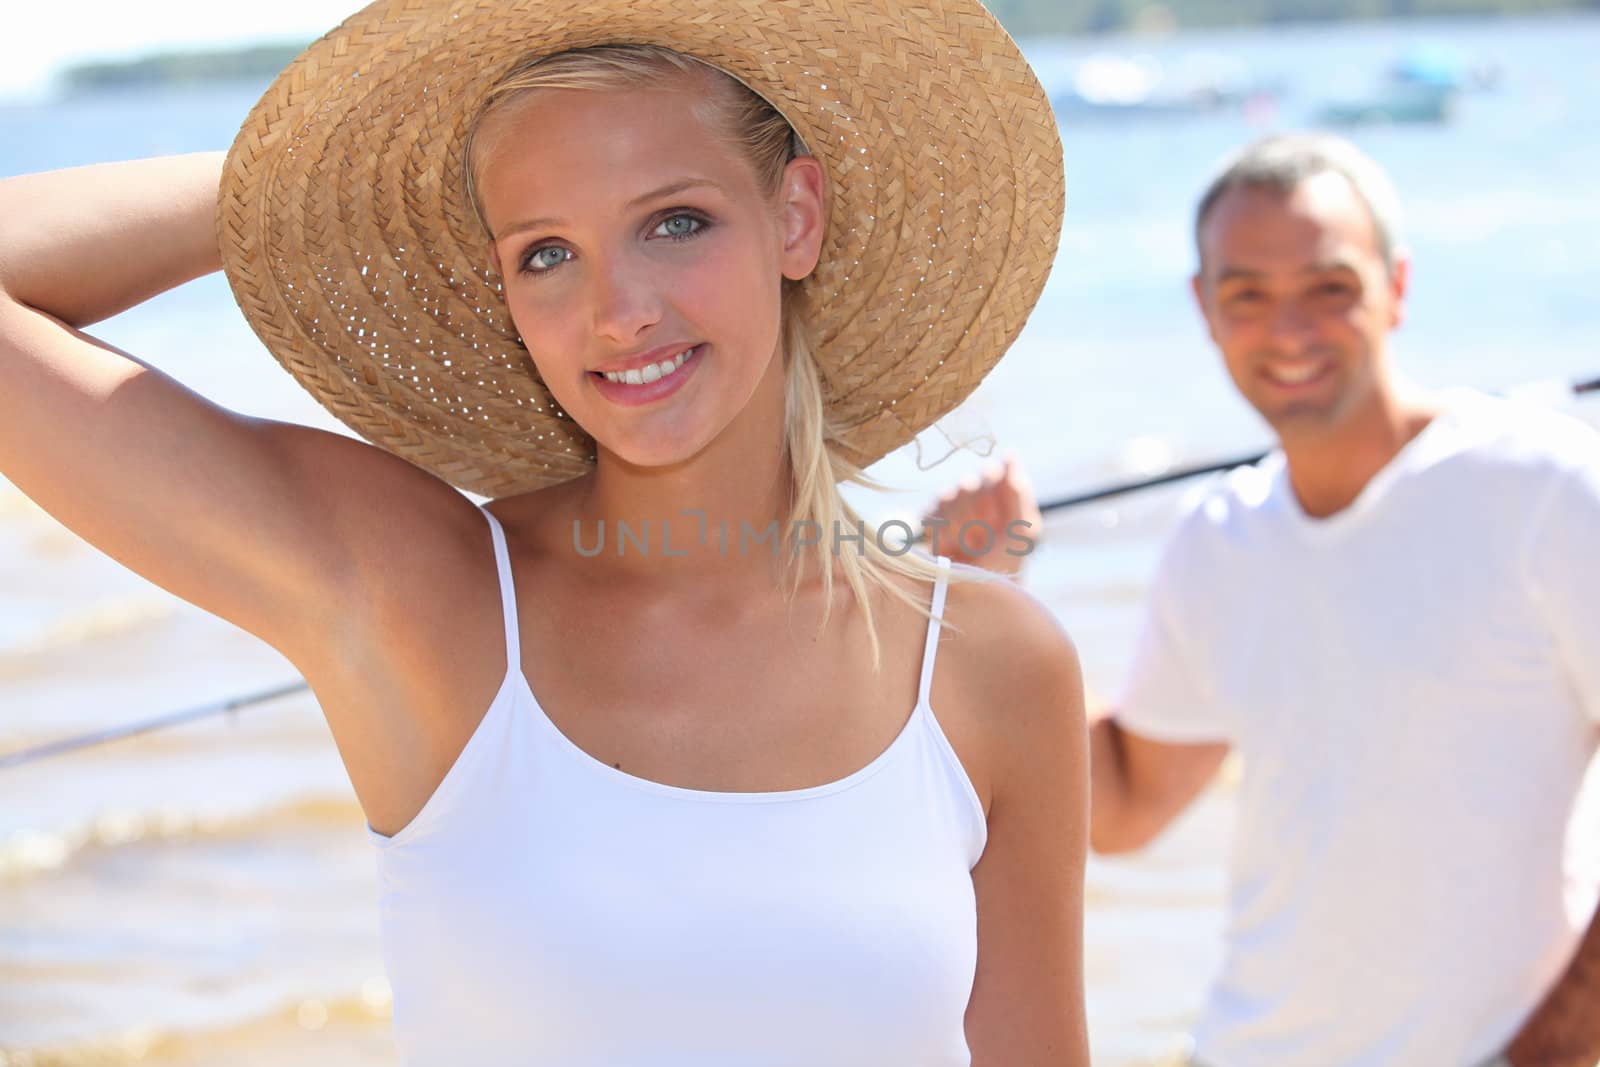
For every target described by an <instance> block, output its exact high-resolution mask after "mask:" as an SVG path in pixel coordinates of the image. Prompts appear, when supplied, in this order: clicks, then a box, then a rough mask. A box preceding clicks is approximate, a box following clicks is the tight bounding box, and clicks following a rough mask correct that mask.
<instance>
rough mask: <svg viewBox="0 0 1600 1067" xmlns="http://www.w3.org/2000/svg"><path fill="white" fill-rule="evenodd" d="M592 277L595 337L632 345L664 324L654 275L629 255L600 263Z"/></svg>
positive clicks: (659, 294) (659, 295)
mask: <svg viewBox="0 0 1600 1067" xmlns="http://www.w3.org/2000/svg"><path fill="white" fill-rule="evenodd" d="M598 267H599V269H597V270H595V271H594V272H593V273H592V275H591V277H592V286H591V294H590V299H591V307H592V308H593V315H594V332H595V336H597V337H601V338H604V339H606V340H609V341H613V342H616V343H617V344H630V343H632V342H634V341H636V340H637V339H638V337H639V335H640V334H641V333H643V332H644V331H645V330H647V329H649V328H650V327H651V326H654V325H655V324H656V323H658V322H660V321H661V312H662V306H663V301H662V299H661V293H660V291H659V289H658V288H657V285H656V282H655V279H654V278H653V277H652V275H651V272H650V271H649V270H648V269H647V268H646V267H645V266H643V265H641V264H638V263H634V262H632V261H631V260H629V259H628V258H627V257H625V256H616V257H612V258H610V259H609V260H608V261H607V262H605V263H602V264H599V265H598Z"/></svg>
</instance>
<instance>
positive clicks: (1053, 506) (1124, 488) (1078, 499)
mask: <svg viewBox="0 0 1600 1067" xmlns="http://www.w3.org/2000/svg"><path fill="white" fill-rule="evenodd" d="M1560 385H1561V387H1562V388H1563V390H1564V391H1567V392H1570V394H1571V395H1573V396H1583V395H1584V394H1585V393H1596V392H1600V378H1590V379H1588V380H1587V381H1576V382H1570V383H1569V382H1562V383H1560ZM1268 455H1269V453H1268V452H1267V451H1265V450H1263V451H1260V452H1253V453H1251V454H1250V455H1248V456H1235V457H1234V458H1233V459H1223V460H1217V461H1216V462H1214V463H1205V464H1201V465H1199V466H1195V467H1179V468H1178V469H1177V470H1172V471H1166V472H1165V473H1163V474H1157V475H1154V476H1152V477H1149V478H1141V479H1139V480H1138V481H1132V482H1123V483H1121V484H1120V485H1109V486H1105V487H1103V488H1100V489H1092V490H1090V491H1088V492H1086V493H1077V494H1074V495H1073V496H1064V497H1058V498H1056V499H1054V500H1048V501H1043V502H1041V503H1040V504H1039V510H1040V511H1041V512H1045V511H1060V510H1062V509H1063V508H1074V507H1078V506H1079V505H1082V504H1093V503H1094V502H1095V501H1098V500H1109V499H1111V498H1112V497H1118V496H1125V495H1126V494H1128V493H1137V492H1139V491H1141V490H1144V489H1155V488H1157V487H1159V486H1163V485H1171V484H1172V483H1173V482H1184V481H1188V480H1189V479H1190V478H1198V477H1200V476H1201V475H1204V474H1219V473H1221V472H1222V471H1231V470H1233V469H1234V468H1235V467H1248V466H1249V465H1250V464H1252V463H1259V462H1261V461H1262V460H1263V459H1265V458H1266V457H1267V456H1268Z"/></svg>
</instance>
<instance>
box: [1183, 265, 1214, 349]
mask: <svg viewBox="0 0 1600 1067" xmlns="http://www.w3.org/2000/svg"><path fill="white" fill-rule="evenodd" d="M1189 292H1190V293H1191V294H1193V296H1194V306H1195V309H1196V310H1198V311H1199V312H1200V318H1201V319H1203V320H1205V324H1206V332H1207V333H1208V334H1210V335H1211V339H1212V340H1213V341H1215V340H1216V339H1217V331H1216V330H1215V328H1213V327H1212V325H1211V309H1210V307H1209V305H1207V303H1206V277H1205V267H1204V266H1203V265H1202V266H1201V268H1200V269H1199V270H1197V271H1195V272H1194V273H1193V274H1191V275H1189Z"/></svg>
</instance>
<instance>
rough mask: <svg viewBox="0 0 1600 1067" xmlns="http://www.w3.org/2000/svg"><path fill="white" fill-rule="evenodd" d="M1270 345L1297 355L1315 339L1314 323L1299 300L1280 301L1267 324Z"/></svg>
mask: <svg viewBox="0 0 1600 1067" xmlns="http://www.w3.org/2000/svg"><path fill="white" fill-rule="evenodd" d="M1267 329H1268V331H1269V333H1270V337H1271V341H1272V344H1273V346H1274V347H1275V348H1277V349H1278V350H1279V351H1281V352H1286V353H1290V354H1297V353H1299V352H1300V351H1301V350H1302V349H1304V348H1305V347H1307V346H1308V345H1310V344H1311V343H1312V342H1313V341H1314V340H1315V338H1316V323H1315V321H1314V320H1313V318H1312V316H1311V315H1310V313H1309V312H1308V311H1307V309H1306V308H1305V306H1304V305H1303V304H1302V303H1301V302H1300V301H1299V300H1280V301H1278V302H1277V304H1276V306H1275V307H1274V308H1273V311H1272V318H1271V320H1270V321H1269V322H1268V324H1267Z"/></svg>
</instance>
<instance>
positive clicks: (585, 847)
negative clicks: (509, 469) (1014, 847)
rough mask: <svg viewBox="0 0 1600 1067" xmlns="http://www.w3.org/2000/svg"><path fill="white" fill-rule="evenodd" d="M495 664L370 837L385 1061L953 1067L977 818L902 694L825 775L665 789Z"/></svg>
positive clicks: (972, 948) (966, 979) (957, 1059)
mask: <svg viewBox="0 0 1600 1067" xmlns="http://www.w3.org/2000/svg"><path fill="white" fill-rule="evenodd" d="M484 514H485V515H486V516H487V517H488V519H489V525H490V529H491V531H492V534H493V539H494V551H495V559H496V562H497V564H498V566H499V572H500V591H501V598H502V601H503V606H504V611H505V630H506V659H507V664H506V674H505V678H504V680H503V681H502V683H501V686H500V690H499V692H498V693H496V694H495V697H494V700H493V702H492V703H491V704H490V706H489V709H488V711H487V712H486V713H485V714H484V717H483V720H482V722H481V723H479V725H478V727H477V729H476V730H475V731H474V733H473V735H472V737H471V739H470V740H469V741H468V742H467V744H466V746H465V748H463V749H462V751H461V754H460V756H458V757H457V759H456V762H455V763H454V764H453V765H452V766H451V768H450V770H449V772H448V773H447V774H446V775H445V777H444V780H443V781H442V782H440V784H439V787H438V788H437V789H436V790H435V791H434V793H433V795H432V796H431V797H430V798H429V799H428V802H427V803H426V804H425V805H423V808H422V811H421V812H420V813H418V814H417V816H416V817H415V818H414V819H413V820H412V821H411V822H410V823H409V824H407V826H406V827H405V828H404V829H402V830H400V831H399V832H398V833H396V834H395V835H394V836H392V837H384V836H383V835H381V834H378V833H377V832H376V831H373V830H372V829H371V828H370V827H369V828H368V835H369V837H370V838H371V840H372V842H373V844H374V845H376V846H377V849H378V870H379V876H380V882H381V892H382V899H381V903H380V917H381V923H382V933H383V950H384V959H385V963H386V966H387V970H388V975H389V982H390V986H391V987H392V989H393V993H394V1031H395V1037H396V1040H397V1042H398V1044H399V1047H400V1051H401V1055H402V1060H403V1062H404V1063H405V1064H406V1067H455V1065H457V1064H472V1065H473V1067H824V1065H826V1067H855V1065H859V1067H869V1065H870V1067H889V1065H892V1067H957V1065H960V1067H968V1065H969V1064H970V1061H971V1057H970V1054H969V1052H968V1049H967V1043H966V1036H965V1032H964V1029H963V1020H964V1016H965V1013H966V1008H967V1002H968V1000H969V998H970V996H971V993H972V983H973V975H974V970H975V966H976V960H977V914H976V906H975V900H974V896H973V886H972V877H971V871H972V868H973V867H974V866H975V865H976V864H977V862H978V859H979V857H980V856H981V855H982V852H983V848H984V843H985V841H986V839H987V827H986V824H985V821H984V816H983V809H982V806H981V804H980V802H979V799H978V795H977V793H976V792H975V791H974V789H973V787H972V783H971V781H970V780H969V779H968V777H967V775H966V773H965V771H964V770H963V769H962V766H961V763H960V761H959V760H958V759H957V758H956V754H955V751H954V750H953V749H952V748H951V747H950V742H949V741H948V739H947V738H946V737H945V735H944V732H943V731H942V730H941V729H940V727H939V723H938V721H937V720H936V719H935V718H934V715H933V709H932V708H931V707H930V706H929V704H928V689H929V683H930V681H931V679H932V677H933V662H934V653H935V650H936V646H937V642H938V636H939V624H938V622H937V621H936V620H937V619H938V617H939V616H940V615H941V613H942V612H943V609H944V599H945V585H946V583H945V577H946V572H947V570H948V566H949V561H948V560H945V559H942V558H941V559H940V561H939V563H940V566H941V567H942V568H945V571H942V572H941V574H940V576H939V580H938V582H937V583H936V585H935V587H934V593H933V603H932V611H933V614H934V616H935V621H933V622H931V623H930V625H929V627H928V636H927V641H926V644H925V646H924V651H923V661H922V677H921V683H920V685H919V687H918V691H917V703H916V707H915V708H913V709H912V710H911V715H910V718H909V720H908V721H907V722H906V724H905V726H904V728H903V729H902V730H901V732H900V733H899V735H898V736H897V737H896V738H895V740H894V741H893V742H892V743H891V744H890V745H889V747H888V748H887V749H885V750H884V751H883V752H882V754H880V755H879V756H878V757H877V758H876V759H874V760H873V761H872V762H871V763H869V764H867V765H866V766H865V767H863V768H861V769H860V770H859V771H857V772H855V773H854V774H851V775H849V776H848V777H845V778H841V779H839V780H838V781H835V782H832V783H829V784H827V785H820V786H815V787H813V788H809V789H797V790H790V791H783V792H768V793H719V792H706V791H702V790H693V789H683V788H679V787H676V786H669V785H663V784H660V783H656V782H652V781H648V780H646V779H643V778H639V777H635V776H634V775H631V774H628V773H626V772H624V771H621V770H617V769H615V768H613V767H611V766H610V765H609V764H606V763H604V762H602V761H600V760H598V759H596V758H594V757H593V756H590V755H589V754H588V753H586V752H584V751H583V750H582V749H580V748H578V747H577V745H575V744H574V743H573V742H572V741H570V740H568V739H567V737H566V736H565V735H563V734H562V733H561V732H560V731H559V730H557V729H556V726H555V724H554V723H553V722H551V721H550V719H549V718H548V717H547V716H546V715H545V713H544V711H543V710H542V709H541V708H540V706H539V702H538V700H537V699H536V698H535V697H534V695H533V692H532V690H531V689H530V688H529V685H528V682H527V680H526V679H525V678H524V676H523V673H522V668H521V663H520V658H521V657H520V649H521V645H520V642H519V640H518V636H517V610H516V600H515V594H514V591H513V588H512V584H511V568H510V561H509V558H508V555H507V552H506V544H505V534H504V532H503V531H502V530H501V528H500V524H499V523H498V522H497V521H496V520H495V518H494V516H492V515H489V514H488V512H485V513H484Z"/></svg>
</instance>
